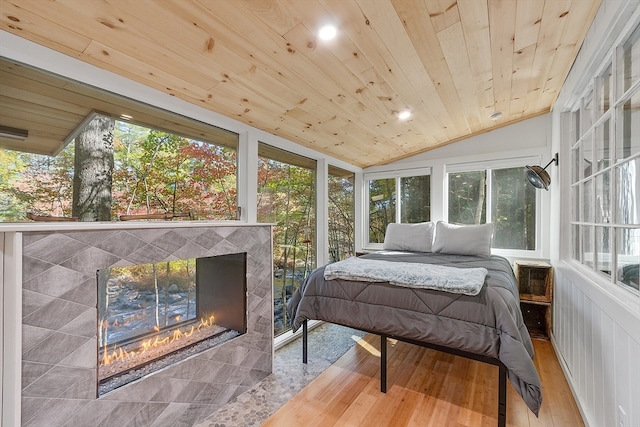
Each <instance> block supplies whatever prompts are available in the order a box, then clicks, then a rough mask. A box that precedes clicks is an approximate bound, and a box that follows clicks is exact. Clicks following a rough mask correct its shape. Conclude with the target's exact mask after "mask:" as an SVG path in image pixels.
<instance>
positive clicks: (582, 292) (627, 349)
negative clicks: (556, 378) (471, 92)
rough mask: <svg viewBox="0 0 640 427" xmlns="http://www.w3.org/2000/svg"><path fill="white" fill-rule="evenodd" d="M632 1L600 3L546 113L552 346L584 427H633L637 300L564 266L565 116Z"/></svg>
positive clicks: (639, 412)
mask: <svg viewBox="0 0 640 427" xmlns="http://www.w3.org/2000/svg"><path fill="white" fill-rule="evenodd" d="M639 5H640V2H638V1H637V0H603V2H602V6H601V8H600V10H599V12H598V15H597V16H596V20H595V21H594V23H593V25H592V27H591V29H590V30H589V33H588V35H587V39H586V41H585V43H584V44H583V46H582V48H581V50H580V54H579V55H578V58H577V59H576V62H575V63H574V66H573V69H572V71H571V73H570V74H569V76H568V78H567V80H566V81H565V85H564V86H563V89H562V91H561V93H560V95H559V97H558V100H557V102H556V104H555V106H554V110H553V117H552V122H553V126H552V141H551V142H552V144H551V145H552V152H556V151H558V152H560V159H561V160H560V167H559V171H560V174H561V176H560V181H561V185H560V186H559V188H560V190H561V191H553V192H552V199H551V209H552V214H551V215H552V226H551V230H550V231H551V239H552V241H554V242H558V243H557V244H555V245H554V246H553V248H552V252H551V256H552V264H553V266H554V268H555V279H556V280H555V290H554V307H553V313H554V317H553V334H552V339H553V343H554V347H555V349H556V353H557V354H558V359H559V360H560V363H561V365H562V367H563V369H564V371H565V374H566V376H567V380H568V381H569V385H570V386H571V388H572V390H573V393H574V395H575V396H576V401H577V403H578V406H579V407H580V410H581V412H582V414H583V418H584V420H585V423H586V425H587V426H602V427H608V426H622V424H620V423H619V422H620V421H621V420H620V419H619V417H618V407H619V406H620V407H621V408H622V409H623V411H624V412H625V413H626V415H625V420H624V427H637V426H640V362H639V361H640V298H638V296H637V295H633V294H631V293H630V292H627V291H625V290H623V289H620V288H619V287H618V286H616V285H614V284H612V283H610V282H608V281H606V280H604V279H600V278H599V277H598V276H597V275H596V274H595V273H593V272H591V271H586V270H585V269H584V268H583V267H582V266H581V265H579V264H577V263H575V262H572V261H571V260H570V256H569V244H562V243H561V242H570V241H571V240H570V227H569V213H570V206H569V203H570V197H569V182H570V175H569V172H570V166H569V164H568V162H565V163H564V165H566V166H563V162H562V159H563V158H566V159H568V156H569V149H570V148H569V147H568V146H567V144H563V140H562V124H563V120H564V119H565V117H566V115H565V113H564V112H565V111H566V109H567V108H568V107H569V106H570V105H572V104H573V102H574V101H575V100H576V99H577V98H578V97H580V96H581V95H582V93H583V92H584V90H585V89H586V87H587V85H588V84H589V80H590V78H591V77H592V76H593V75H594V74H595V73H596V68H597V67H598V66H599V65H600V64H601V63H602V61H603V59H604V55H606V54H607V53H608V52H609V51H610V49H611V46H612V44H613V43H614V42H615V40H616V38H618V37H620V35H621V34H623V33H624V32H625V30H626V29H628V28H629V27H630V25H635V23H637V22H639V17H638V14H639V13H640V10H639V9H640V8H639Z"/></svg>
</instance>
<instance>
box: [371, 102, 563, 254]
mask: <svg viewBox="0 0 640 427" xmlns="http://www.w3.org/2000/svg"><path fill="white" fill-rule="evenodd" d="M518 158H526V159H527V162H526V163H527V164H542V165H544V164H546V163H547V162H548V161H549V160H550V159H551V114H550V113H548V114H543V115H540V116H536V117H533V118H530V119H527V120H523V121H521V122H517V123H514V124H511V125H508V126H504V127H500V128H498V129H495V130H493V131H490V132H485V133H482V134H479V135H476V136H473V137H470V138H466V139H463V140H460V141H457V142H454V143H452V144H449V145H445V146H443V147H440V148H436V149H433V150H429V151H426V152H424V153H422V154H418V155H415V156H412V157H408V158H406V159H403V160H400V161H397V162H394V163H390V164H388V165H384V166H376V167H371V168H367V169H365V170H364V173H365V174H366V173H368V172H381V171H398V170H402V169H412V168H424V167H429V168H431V183H432V184H431V219H432V220H433V221H438V220H443V219H445V211H444V207H445V206H446V201H445V193H444V191H445V186H444V183H445V178H446V167H447V166H448V165H455V164H459V163H479V164H481V165H482V166H481V167H486V166H487V165H489V164H491V163H495V164H496V165H499V163H500V162H501V161H504V160H506V159H518ZM549 173H550V175H551V179H552V180H554V179H555V173H556V171H555V170H554V168H550V169H549ZM552 190H553V188H552ZM550 193H551V191H549V192H547V191H541V192H539V193H538V196H539V197H540V199H539V203H540V215H541V224H540V225H541V233H540V251H539V252H538V253H537V254H536V255H535V256H536V257H537V258H543V259H549V257H550V253H551V240H550V238H549V230H550V222H549V221H550V216H549V206H550ZM503 255H505V256H507V257H508V258H512V256H511V255H510V254H508V253H505V254H503ZM532 257H533V256H532Z"/></svg>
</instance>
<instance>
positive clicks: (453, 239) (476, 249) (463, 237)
mask: <svg viewBox="0 0 640 427" xmlns="http://www.w3.org/2000/svg"><path fill="white" fill-rule="evenodd" d="M492 234H493V224H491V223H489V224H480V225H456V224H449V223H446V222H444V221H438V223H437V224H436V239H435V241H434V242H433V252H439V253H444V254H456V255H478V256H483V257H489V256H490V255H491V236H492Z"/></svg>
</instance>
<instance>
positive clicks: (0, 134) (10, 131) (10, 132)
mask: <svg viewBox="0 0 640 427" xmlns="http://www.w3.org/2000/svg"><path fill="white" fill-rule="evenodd" d="M28 137H29V131H26V130H24V129H18V128H12V127H9V126H2V125H0V138H9V139H16V140H18V141H24V140H26V139H27V138H28Z"/></svg>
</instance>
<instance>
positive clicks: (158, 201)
mask: <svg viewBox="0 0 640 427" xmlns="http://www.w3.org/2000/svg"><path fill="white" fill-rule="evenodd" d="M98 150H99V151H100V153H101V155H100V156H96V155H95V153H96V152H97V151H98ZM0 160H2V164H3V165H11V171H10V173H8V174H7V175H6V178H4V179H3V180H2V182H1V183H0V221H11V222H20V221H26V220H27V217H26V213H27V212H29V213H33V214H36V215H42V216H55V217H76V218H78V220H79V221H115V220H118V219H120V220H134V219H138V220H144V219H172V220H176V219H185V220H188V219H202V220H204V219H216V220H220V219H223V220H226V219H235V216H236V206H237V198H236V193H237V190H236V170H237V168H236V150H235V148H233V147H225V146H222V145H215V144H212V143H209V142H202V141H199V140H195V139H191V138H188V137H185V136H181V135H177V134H173V133H170V132H167V131H160V130H156V129H152V128H150V127H146V126H139V125H134V124H131V123H129V122H127V121H120V120H115V119H112V118H109V117H107V116H97V117H96V118H94V119H93V120H91V121H90V122H89V123H88V124H87V125H86V126H85V128H83V130H82V131H81V133H80V134H79V136H78V137H77V138H76V139H75V140H74V141H73V142H72V143H71V144H68V145H67V146H66V147H65V148H64V150H62V152H60V153H59V154H58V155H56V156H45V155H38V154H31V153H20V152H15V151H9V150H1V149H0ZM75 165H79V167H77V168H76V167H75ZM105 177H106V178H105ZM109 178H110V179H109ZM74 182H75V184H74Z"/></svg>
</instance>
